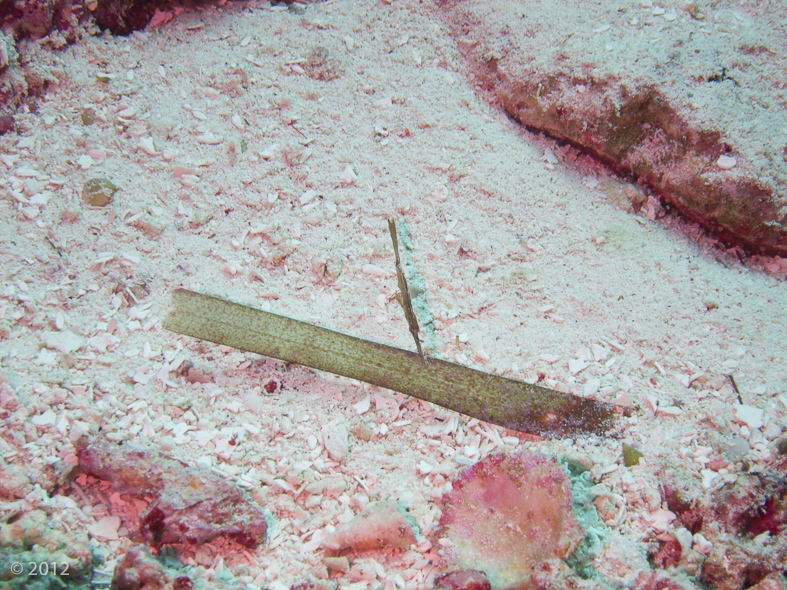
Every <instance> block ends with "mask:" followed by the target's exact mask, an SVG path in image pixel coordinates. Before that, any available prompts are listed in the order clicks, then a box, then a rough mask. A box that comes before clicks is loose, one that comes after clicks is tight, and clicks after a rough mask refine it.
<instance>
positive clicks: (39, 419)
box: [30, 410, 57, 426]
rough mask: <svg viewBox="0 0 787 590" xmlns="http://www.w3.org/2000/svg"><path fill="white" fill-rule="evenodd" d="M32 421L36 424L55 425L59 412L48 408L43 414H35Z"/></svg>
mask: <svg viewBox="0 0 787 590" xmlns="http://www.w3.org/2000/svg"><path fill="white" fill-rule="evenodd" d="M30 421H31V422H32V423H33V424H35V425H36V426H54V425H55V422H56V421H57V414H55V413H54V412H53V411H52V410H47V411H46V412H44V413H43V414H38V415H37V416H33V417H32V418H31V419H30Z"/></svg>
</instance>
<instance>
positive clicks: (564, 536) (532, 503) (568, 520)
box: [440, 452, 585, 589]
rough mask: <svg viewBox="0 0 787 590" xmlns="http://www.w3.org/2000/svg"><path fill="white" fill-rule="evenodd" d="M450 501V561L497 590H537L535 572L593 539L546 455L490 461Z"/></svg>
mask: <svg viewBox="0 0 787 590" xmlns="http://www.w3.org/2000/svg"><path fill="white" fill-rule="evenodd" d="M443 502H444V510H443V517H442V519H441V521H440V526H441V532H442V535H443V537H444V540H443V544H444V545H446V550H445V555H444V557H445V559H446V561H447V562H448V563H449V564H452V565H456V566H458V567H459V568H462V569H476V570H480V571H482V572H484V573H485V574H486V576H487V577H488V578H489V580H490V582H491V583H492V587H493V588H495V589H505V588H513V587H516V588H528V587H531V586H532V584H531V582H530V578H531V575H532V572H533V568H535V567H537V566H538V565H539V564H541V563H542V562H543V561H545V560H548V559H552V558H555V557H558V558H561V559H565V558H567V557H568V556H569V555H571V553H573V552H574V550H575V549H576V548H577V546H578V545H579V543H580V542H581V541H582V539H583V538H584V536H585V532H584V530H583V529H582V527H581V526H580V525H579V523H578V522H577V521H576V519H575V518H574V513H573V510H572V507H571V486H570V484H569V479H568V476H567V475H566V473H565V472H564V471H563V469H562V468H561V467H560V465H558V463H557V461H556V460H555V459H552V458H549V457H545V456H544V455H539V454H531V453H526V452H519V453H515V454H512V455H508V454H495V455H490V456H488V457H486V458H485V459H483V460H481V461H479V462H478V463H476V464H475V465H473V466H471V467H468V468H466V469H464V470H462V471H461V472H460V474H459V476H458V477H457V478H456V480H455V481H454V482H453V491H451V492H449V493H447V494H446V495H445V496H444V497H443Z"/></svg>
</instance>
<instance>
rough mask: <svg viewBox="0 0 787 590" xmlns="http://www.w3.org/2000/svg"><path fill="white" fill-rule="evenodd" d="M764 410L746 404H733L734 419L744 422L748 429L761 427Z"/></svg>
mask: <svg viewBox="0 0 787 590" xmlns="http://www.w3.org/2000/svg"><path fill="white" fill-rule="evenodd" d="M764 416H765V411H764V410H761V409H760V408H755V407H754V406H749V405H746V404H735V421H736V422H738V423H739V424H745V425H746V426H747V427H748V428H749V430H756V429H758V428H762V424H763V417H764Z"/></svg>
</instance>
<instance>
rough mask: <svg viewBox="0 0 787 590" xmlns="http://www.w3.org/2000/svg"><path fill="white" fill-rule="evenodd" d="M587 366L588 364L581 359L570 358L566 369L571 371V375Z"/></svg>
mask: <svg viewBox="0 0 787 590" xmlns="http://www.w3.org/2000/svg"><path fill="white" fill-rule="evenodd" d="M587 368H588V364H587V363H586V362H585V361H584V360H582V359H571V360H570V361H568V370H569V371H571V374H572V375H576V374H577V373H579V372H580V371H584V370H585V369H587Z"/></svg>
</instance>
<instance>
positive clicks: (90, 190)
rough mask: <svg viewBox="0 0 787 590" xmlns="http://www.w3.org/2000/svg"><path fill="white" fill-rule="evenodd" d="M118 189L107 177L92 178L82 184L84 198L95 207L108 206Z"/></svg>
mask: <svg viewBox="0 0 787 590" xmlns="http://www.w3.org/2000/svg"><path fill="white" fill-rule="evenodd" d="M117 190H118V187H116V186H115V185H114V184H112V183H111V182H110V181H109V180H107V179H106V178H91V179H90V180H88V181H87V182H86V183H85V184H84V185H83V186H82V200H83V201H84V202H85V203H87V204H88V205H92V206H93V207H106V206H107V205H109V203H110V202H111V201H112V197H113V195H114V194H115V193H116V192H117Z"/></svg>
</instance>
